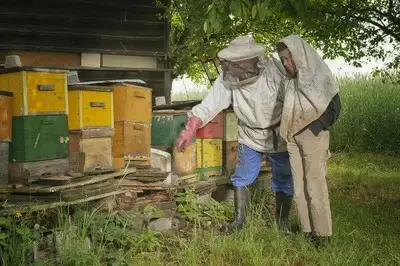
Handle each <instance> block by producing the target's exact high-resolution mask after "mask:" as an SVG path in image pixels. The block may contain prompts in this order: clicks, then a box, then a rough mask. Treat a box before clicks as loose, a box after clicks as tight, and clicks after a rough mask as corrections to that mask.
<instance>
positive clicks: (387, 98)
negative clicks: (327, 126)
mask: <svg viewBox="0 0 400 266" xmlns="http://www.w3.org/2000/svg"><path fill="white" fill-rule="evenodd" d="M339 85H340V88H341V92H340V96H341V100H342V111H341V114H340V117H339V120H338V122H337V123H336V124H335V125H334V127H333V129H332V136H331V142H332V143H331V148H332V149H333V150H335V151H351V152H385V153H390V154H396V155H400V138H398V136H399V135H400V127H398V126H397V125H398V124H399V123H400V116H399V113H400V106H399V102H400V84H399V83H398V82H393V81H391V80H386V81H385V80H381V79H378V78H367V77H365V76H359V77H356V78H353V79H341V80H339Z"/></svg>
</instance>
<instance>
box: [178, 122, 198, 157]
mask: <svg viewBox="0 0 400 266" xmlns="http://www.w3.org/2000/svg"><path fill="white" fill-rule="evenodd" d="M202 124H203V121H201V119H200V118H198V117H197V116H192V117H190V118H189V119H188V120H187V121H186V124H185V128H184V129H183V130H182V131H181V133H180V134H179V137H178V141H177V142H176V148H177V149H178V151H179V152H184V151H185V149H186V147H187V145H188V144H189V143H191V142H192V139H193V137H194V136H195V135H196V131H197V129H199V128H200V127H201V125H202Z"/></svg>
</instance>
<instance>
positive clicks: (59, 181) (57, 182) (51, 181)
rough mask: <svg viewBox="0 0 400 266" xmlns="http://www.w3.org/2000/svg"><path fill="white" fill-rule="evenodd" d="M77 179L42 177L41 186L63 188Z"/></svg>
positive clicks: (64, 176)
mask: <svg viewBox="0 0 400 266" xmlns="http://www.w3.org/2000/svg"><path fill="white" fill-rule="evenodd" d="M75 178H76V177H72V176H66V175H59V176H42V177H40V178H39V184H41V185H49V186H61V185H66V184H68V183H71V182H72V180H73V179H75Z"/></svg>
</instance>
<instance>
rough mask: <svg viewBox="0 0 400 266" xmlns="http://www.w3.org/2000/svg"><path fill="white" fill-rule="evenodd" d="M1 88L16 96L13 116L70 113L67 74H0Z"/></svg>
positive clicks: (26, 72) (38, 72) (32, 72)
mask: <svg viewBox="0 0 400 266" xmlns="http://www.w3.org/2000/svg"><path fill="white" fill-rule="evenodd" d="M0 86H2V87H4V86H8V87H7V88H4V89H5V90H7V91H11V92H13V93H14V101H13V116H21V115H37V114H68V94H67V74H66V73H53V72H45V71H43V72H42V71H20V72H14V73H6V74H1V75H0Z"/></svg>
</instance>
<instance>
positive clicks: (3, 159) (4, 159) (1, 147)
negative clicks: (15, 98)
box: [0, 91, 12, 185]
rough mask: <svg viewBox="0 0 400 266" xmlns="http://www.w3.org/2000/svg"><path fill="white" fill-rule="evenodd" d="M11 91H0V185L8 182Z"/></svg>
mask: <svg viewBox="0 0 400 266" xmlns="http://www.w3.org/2000/svg"><path fill="white" fill-rule="evenodd" d="M11 121H12V92H8V91H0V185H5V184H8V146H9V142H10V141H11V128H12V123H11Z"/></svg>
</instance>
